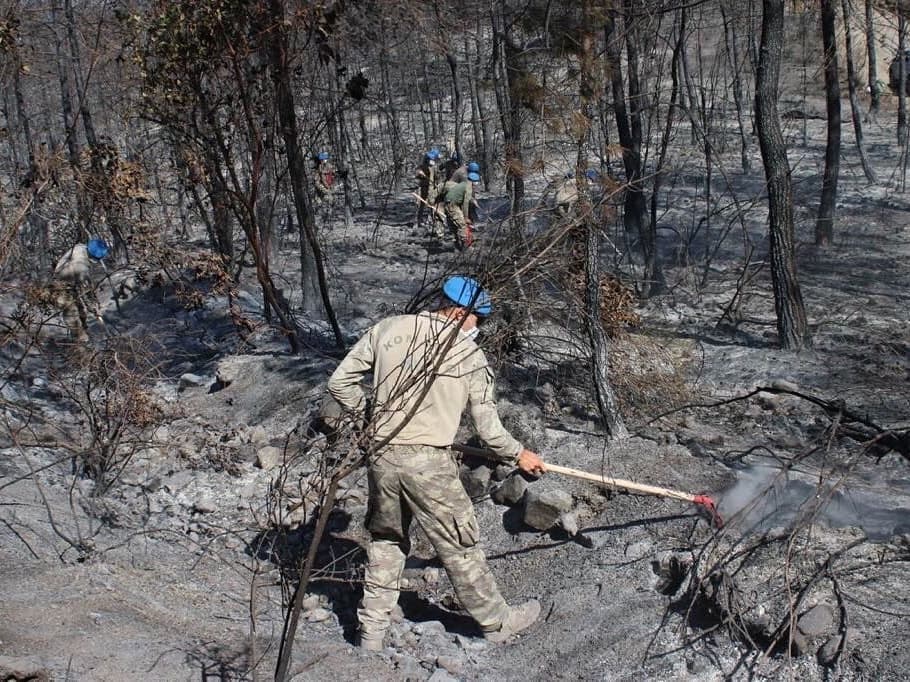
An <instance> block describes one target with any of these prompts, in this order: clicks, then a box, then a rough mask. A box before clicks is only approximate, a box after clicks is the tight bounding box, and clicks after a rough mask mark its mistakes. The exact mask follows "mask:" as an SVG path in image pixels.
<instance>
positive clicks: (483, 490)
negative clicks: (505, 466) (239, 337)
mask: <svg viewBox="0 0 910 682" xmlns="http://www.w3.org/2000/svg"><path fill="white" fill-rule="evenodd" d="M460 477H461V484H462V485H463V486H464V489H465V492H466V493H467V494H468V497H471V498H475V497H482V496H483V495H486V494H487V487H488V486H489V485H490V470H489V469H488V468H487V467H485V466H479V467H477V468H476V469H462V471H461V476H460Z"/></svg>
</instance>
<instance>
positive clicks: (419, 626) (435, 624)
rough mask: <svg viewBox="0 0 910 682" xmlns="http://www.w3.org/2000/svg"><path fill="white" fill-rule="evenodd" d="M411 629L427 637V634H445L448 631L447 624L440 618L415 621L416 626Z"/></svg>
mask: <svg viewBox="0 0 910 682" xmlns="http://www.w3.org/2000/svg"><path fill="white" fill-rule="evenodd" d="M411 629H412V630H413V631H414V633H415V634H417V635H420V636H421V637H426V636H427V635H441V634H443V633H444V632H445V631H446V626H445V625H443V624H442V623H441V622H439V621H438V620H425V621H423V622H420V623H414V627H412V628H411Z"/></svg>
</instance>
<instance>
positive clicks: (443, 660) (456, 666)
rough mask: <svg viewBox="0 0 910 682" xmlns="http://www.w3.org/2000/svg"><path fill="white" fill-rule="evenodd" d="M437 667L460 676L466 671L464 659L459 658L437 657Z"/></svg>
mask: <svg viewBox="0 0 910 682" xmlns="http://www.w3.org/2000/svg"><path fill="white" fill-rule="evenodd" d="M436 667H437V668H442V669H443V670H445V671H447V672H450V673H452V674H453V675H460V674H461V673H462V672H463V671H464V659H463V658H461V657H459V656H437V657H436Z"/></svg>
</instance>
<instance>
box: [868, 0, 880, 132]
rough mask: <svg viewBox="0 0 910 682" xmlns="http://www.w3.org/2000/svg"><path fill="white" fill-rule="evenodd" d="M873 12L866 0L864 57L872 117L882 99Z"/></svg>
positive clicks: (876, 112)
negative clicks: (866, 65)
mask: <svg viewBox="0 0 910 682" xmlns="http://www.w3.org/2000/svg"><path fill="white" fill-rule="evenodd" d="M874 15H875V13H874V12H873V11H872V0H866V57H867V61H868V67H869V68H868V74H869V96H870V98H871V101H870V105H869V114H870V115H872V116H873V117H874V116H875V115H876V114H878V110H879V106H880V105H881V100H882V87H881V84H880V82H879V80H878V74H877V73H876V72H877V71H878V69H877V66H878V65H877V63H876V56H875V22H874V20H873V18H874Z"/></svg>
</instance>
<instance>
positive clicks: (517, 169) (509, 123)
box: [492, 7, 525, 234]
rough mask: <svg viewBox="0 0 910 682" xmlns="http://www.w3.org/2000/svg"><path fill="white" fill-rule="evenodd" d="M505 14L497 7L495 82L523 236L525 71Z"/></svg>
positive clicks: (513, 206)
mask: <svg viewBox="0 0 910 682" xmlns="http://www.w3.org/2000/svg"><path fill="white" fill-rule="evenodd" d="M503 11H504V10H501V9H497V8H495V7H494V9H493V15H492V19H493V59H494V64H495V67H494V68H498V73H499V78H496V79H495V90H496V103H497V105H498V107H499V119H500V122H501V124H502V133H503V153H504V155H505V162H506V191H507V192H508V193H509V197H510V214H511V224H512V228H513V230H514V231H515V233H516V234H521V233H522V227H523V225H524V219H523V216H522V210H521V209H522V205H523V204H524V195H525V181H524V160H523V155H522V145H521V135H522V117H521V93H520V92H518V83H519V80H520V77H521V76H522V75H524V74H525V71H524V68H523V66H522V64H521V63H520V55H519V49H518V47H517V46H516V45H514V44H513V43H512V38H511V35H510V34H509V25H510V24H509V20H508V18H507V17H505V16H504V15H503V14H502V12H503Z"/></svg>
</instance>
